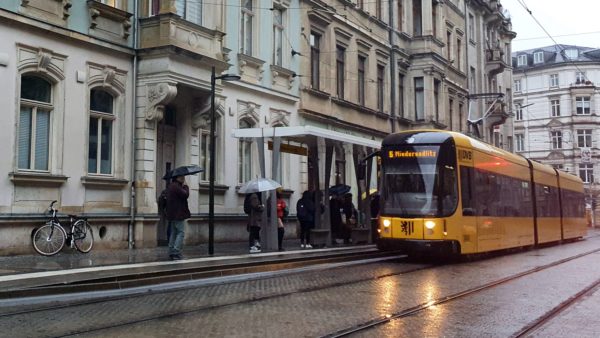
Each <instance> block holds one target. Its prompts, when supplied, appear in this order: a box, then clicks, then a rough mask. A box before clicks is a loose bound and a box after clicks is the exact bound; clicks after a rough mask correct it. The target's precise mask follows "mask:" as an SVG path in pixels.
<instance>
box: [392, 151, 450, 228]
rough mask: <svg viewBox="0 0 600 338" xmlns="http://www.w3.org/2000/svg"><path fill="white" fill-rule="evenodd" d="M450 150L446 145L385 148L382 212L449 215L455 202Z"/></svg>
mask: <svg viewBox="0 0 600 338" xmlns="http://www.w3.org/2000/svg"><path fill="white" fill-rule="evenodd" d="M440 150H441V152H440ZM453 150H454V149H453V147H446V145H442V147H440V146H429V145H427V146H425V145H423V146H417V145H415V146H412V145H403V146H398V147H393V148H389V149H384V152H383V158H382V160H383V163H382V164H383V166H382V174H383V177H382V189H381V193H382V195H381V203H382V205H381V214H382V215H386V216H387V215H389V216H397V217H446V216H450V215H452V214H453V213H454V211H455V210H456V207H457V203H458V192H457V174H456V157H455V156H454V154H455V152H454V151H453Z"/></svg>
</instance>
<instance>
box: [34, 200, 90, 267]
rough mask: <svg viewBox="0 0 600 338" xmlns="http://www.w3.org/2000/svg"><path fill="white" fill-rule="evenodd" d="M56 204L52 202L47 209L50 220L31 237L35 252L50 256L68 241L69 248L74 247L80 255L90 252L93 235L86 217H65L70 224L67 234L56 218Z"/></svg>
mask: <svg viewBox="0 0 600 338" xmlns="http://www.w3.org/2000/svg"><path fill="white" fill-rule="evenodd" d="M56 202H57V201H52V203H50V206H49V207H48V212H49V213H50V214H51V218H50V220H49V221H48V222H46V224H44V225H43V226H41V227H39V228H38V229H37V230H36V231H35V232H34V233H33V236H32V237H31V241H32V244H33V248H34V249H35V251H36V252H37V253H39V254H40V255H43V256H52V255H55V254H57V253H58V252H59V251H60V250H62V248H64V246H65V243H66V242H67V241H69V245H70V246H71V248H73V246H75V249H77V251H79V252H81V253H88V252H90V250H92V247H93V246H94V234H93V233H92V227H91V226H90V224H89V223H88V221H87V217H79V216H77V215H67V216H69V222H70V226H69V228H70V232H68V233H67V231H66V230H65V228H64V227H63V226H62V224H61V223H60V220H59V219H58V217H57V213H58V210H57V209H55V208H54V203H56Z"/></svg>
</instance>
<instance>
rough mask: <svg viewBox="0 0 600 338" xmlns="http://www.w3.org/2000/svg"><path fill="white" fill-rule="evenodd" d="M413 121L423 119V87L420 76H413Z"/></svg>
mask: <svg viewBox="0 0 600 338" xmlns="http://www.w3.org/2000/svg"><path fill="white" fill-rule="evenodd" d="M414 81H415V121H423V120H425V87H424V81H423V78H422V77H415V80H414Z"/></svg>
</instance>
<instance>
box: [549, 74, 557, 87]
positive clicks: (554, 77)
mask: <svg viewBox="0 0 600 338" xmlns="http://www.w3.org/2000/svg"><path fill="white" fill-rule="evenodd" d="M550 87H558V74H550Z"/></svg>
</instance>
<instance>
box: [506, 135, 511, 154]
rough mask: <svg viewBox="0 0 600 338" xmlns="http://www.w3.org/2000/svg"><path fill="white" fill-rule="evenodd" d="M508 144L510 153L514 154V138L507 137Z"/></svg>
mask: <svg viewBox="0 0 600 338" xmlns="http://www.w3.org/2000/svg"><path fill="white" fill-rule="evenodd" d="M506 144H507V145H508V149H507V150H508V151H510V152H511V153H512V151H513V138H512V136H507V137H506Z"/></svg>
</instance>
